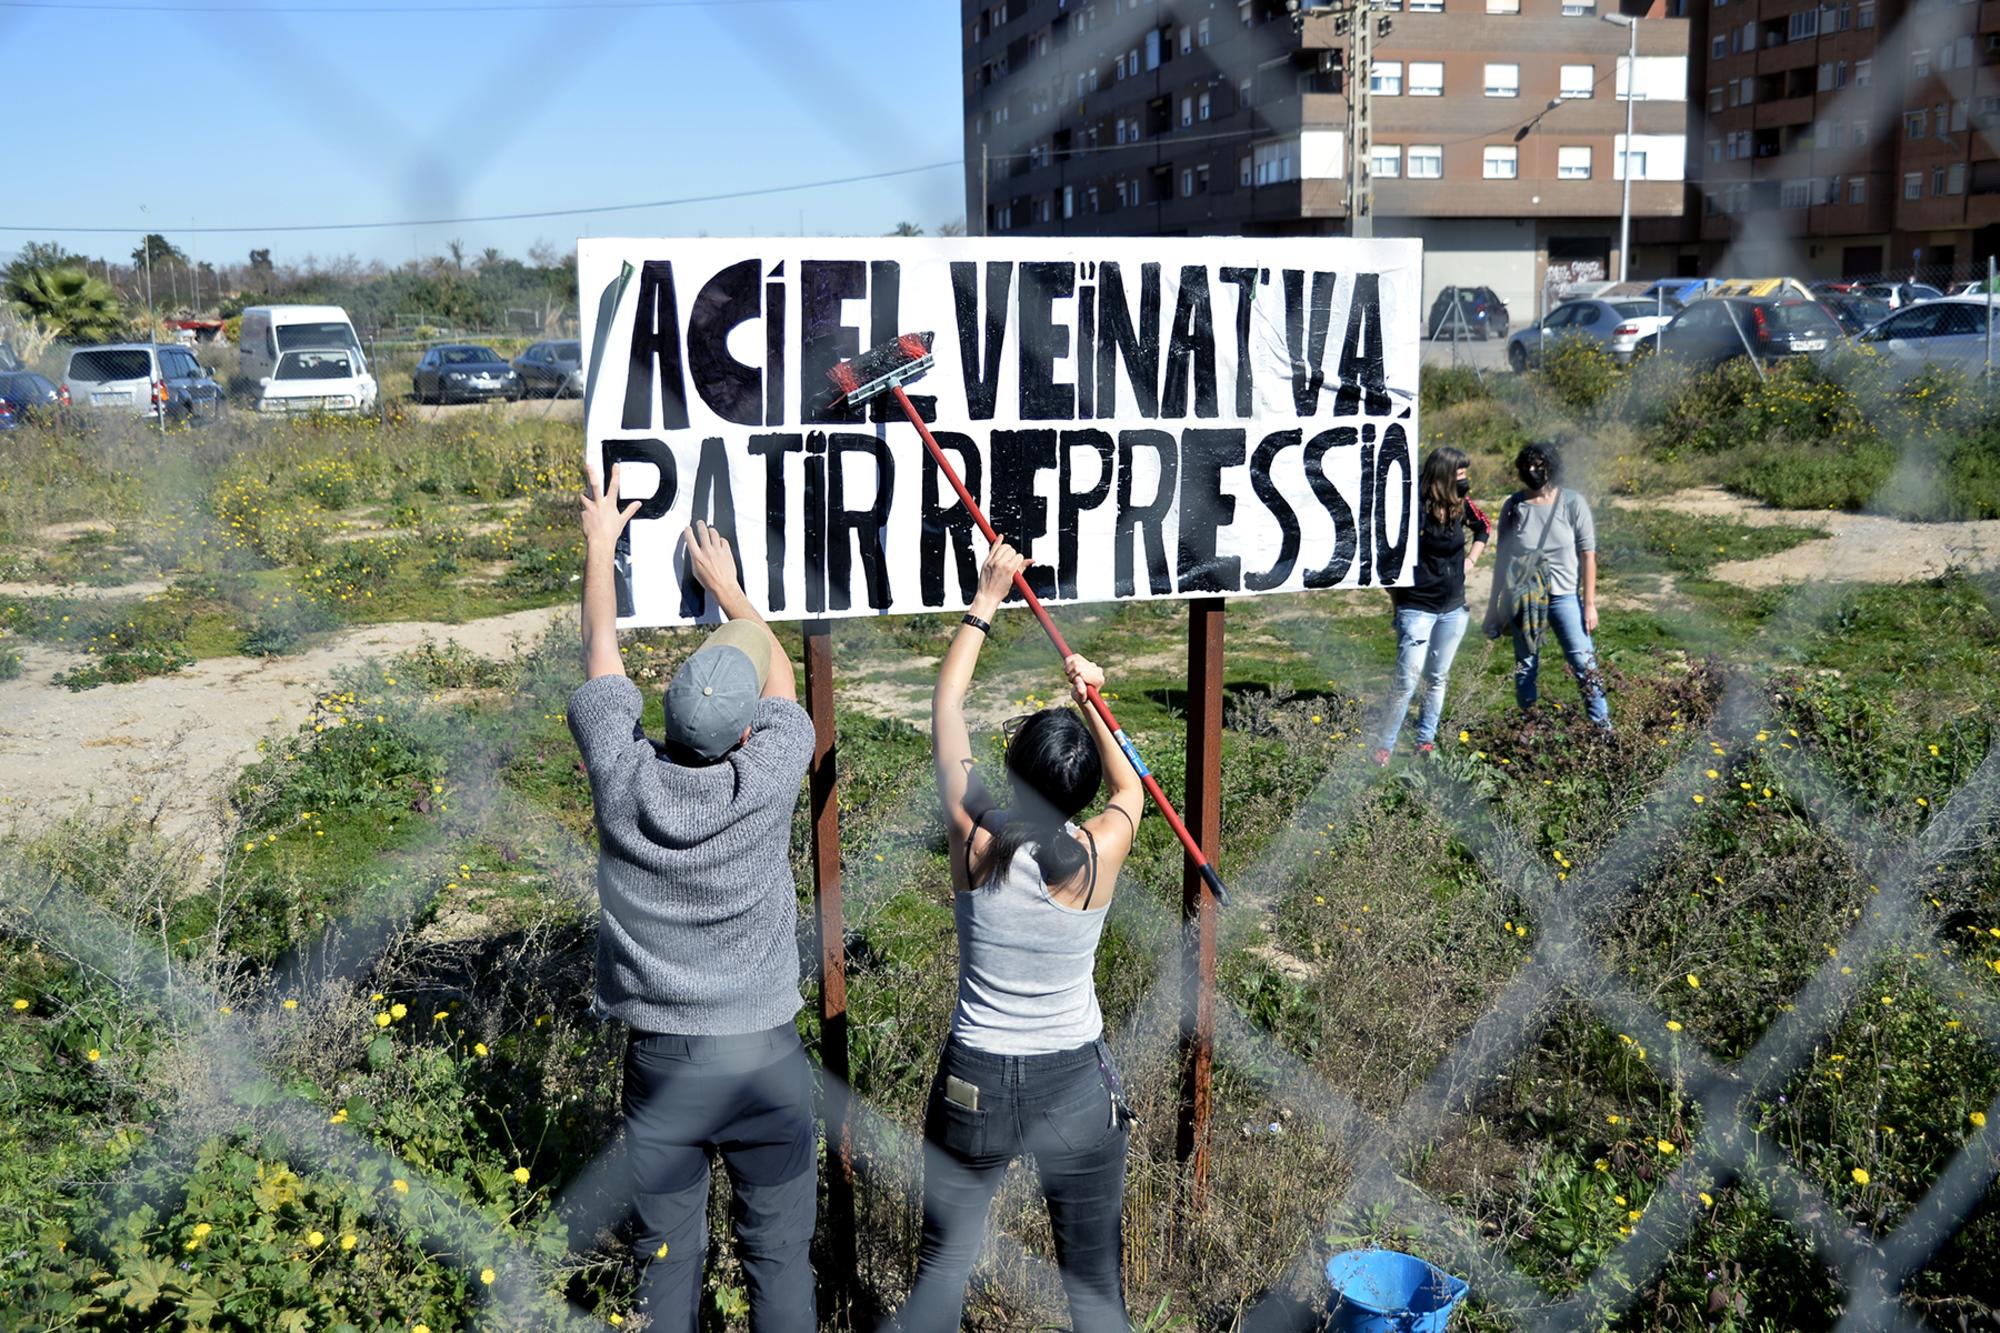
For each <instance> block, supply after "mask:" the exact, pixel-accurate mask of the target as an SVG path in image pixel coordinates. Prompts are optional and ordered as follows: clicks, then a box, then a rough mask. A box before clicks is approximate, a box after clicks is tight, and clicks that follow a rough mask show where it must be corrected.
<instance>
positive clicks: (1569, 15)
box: [1562, 0, 1597, 19]
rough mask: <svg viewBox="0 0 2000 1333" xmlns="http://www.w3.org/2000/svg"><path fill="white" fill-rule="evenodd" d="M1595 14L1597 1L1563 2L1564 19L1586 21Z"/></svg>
mask: <svg viewBox="0 0 2000 1333" xmlns="http://www.w3.org/2000/svg"><path fill="white" fill-rule="evenodd" d="M1596 12H1597V0H1563V8H1562V13H1563V17H1564V18H1566V19H1587V18H1589V17H1590V16H1591V15H1593V14H1595V13H1596Z"/></svg>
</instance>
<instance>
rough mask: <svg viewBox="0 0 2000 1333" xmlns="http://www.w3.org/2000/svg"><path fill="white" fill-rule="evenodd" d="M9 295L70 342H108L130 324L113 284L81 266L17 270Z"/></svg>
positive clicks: (9, 282) (24, 310)
mask: <svg viewBox="0 0 2000 1333" xmlns="http://www.w3.org/2000/svg"><path fill="white" fill-rule="evenodd" d="M6 296H7V299H8V300H9V301H11V302H13V303H14V304H15V305H16V306H18V307H19V308H20V310H21V313H22V314H24V315H28V316H30V317H32V318H34V319H37V320H39V321H41V322H42V323H43V324H44V325H46V326H48V327H49V328H50V329H52V330H54V331H55V333H56V335H57V336H58V337H60V338H63V339H66V340H67V341H69V342H77V343H87V342H108V341H110V340H111V339H114V338H118V337H121V336H123V334H124V333H125V330H126V328H127V327H128V325H129V323H130V321H129V320H127V319H126V318H125V312H124V311H123V310H122V309H120V308H119V304H118V293H117V292H115V291H113V290H112V289H111V284H109V283H107V282H105V281H103V280H102V279H101V278H93V277H91V276H90V274H88V273H86V272H85V271H84V270H82V269H80V268H73V267H69V266H64V267H62V268H35V269H26V270H22V271H18V272H15V273H13V274H10V275H9V276H8V278H7V289H6Z"/></svg>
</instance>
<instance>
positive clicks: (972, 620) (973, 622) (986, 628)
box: [959, 611, 993, 634]
mask: <svg viewBox="0 0 2000 1333" xmlns="http://www.w3.org/2000/svg"><path fill="white" fill-rule="evenodd" d="M959 623H960V624H965V625H970V626H972V628H974V629H976V630H978V631H979V632H980V633H981V634H991V633H992V632H993V626H992V625H990V624H988V623H987V622H986V621H984V620H981V619H980V618H979V617H978V616H975V615H973V614H972V612H970V611H967V612H966V613H965V619H964V620H962V621H960V622H959Z"/></svg>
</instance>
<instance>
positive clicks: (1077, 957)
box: [951, 825, 1111, 1055]
mask: <svg viewBox="0 0 2000 1333" xmlns="http://www.w3.org/2000/svg"><path fill="white" fill-rule="evenodd" d="M1064 828H1065V830H1066V831H1067V832H1069V833H1070V834H1074V833H1075V832H1076V829H1075V827H1074V826H1073V825H1064ZM1094 859H1095V858H1094V854H1093V860H1094ZM1098 887H1099V891H1100V892H1101V893H1103V895H1104V901H1105V903H1106V906H1105V907H1093V908H1090V909H1089V910H1087V911H1086V910H1081V909H1078V908H1074V907H1065V906H1063V905H1062V904H1061V903H1059V902H1057V901H1055V899H1053V898H1051V897H1050V896H1049V887H1048V885H1047V884H1046V883H1044V882H1043V880H1042V871H1041V867H1039V866H1037V865H1036V864H1035V856H1034V852H1033V850H1032V849H1030V848H1026V847H1024V848H1022V849H1021V850H1020V851H1019V852H1017V853H1015V855H1014V862H1013V864H1012V865H1010V866H1008V867H1007V868H1006V869H1005V870H1003V871H1001V872H1000V873H999V874H998V875H996V876H994V877H993V878H992V879H991V880H990V881H988V882H987V883H985V884H983V885H981V886H980V887H978V888H974V889H972V890H971V891H969V892H966V893H960V894H957V895H954V898H955V900H954V901H953V903H952V912H953V915H954V916H955V917H956V918H957V922H958V1006H957V1007H956V1008H955V1009H954V1010H953V1011H952V1015H951V1037H952V1040H953V1041H956V1042H958V1043H960V1044H961V1045H964V1046H969V1047H971V1048H972V1049H973V1050H976V1051H986V1052H989V1053H991V1054H993V1055H1046V1054H1049V1053H1050V1052H1053V1051H1067V1050H1073V1049H1075V1048H1076V1047H1078V1046H1082V1045H1084V1044H1085V1043H1086V1042H1092V1041H1096V1040H1097V1039H1098V1037H1099V1036H1101V1035H1103V1032H1104V1017H1103V1014H1102V1013H1101V1012H1100V1011H1099V1010H1098V1007H1097V986H1096V982H1095V980H1094V977H1093V974H1094V972H1095V970H1096V964H1097V942H1098V940H1099V938H1100V937H1102V935H1103V934H1104V916H1105V912H1106V911H1107V909H1108V907H1109V902H1110V895H1109V892H1108V890H1109V889H1110V887H1111V886H1110V885H1108V884H1106V885H1100V886H1098Z"/></svg>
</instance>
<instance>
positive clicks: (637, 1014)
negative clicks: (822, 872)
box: [569, 676, 813, 1035]
mask: <svg viewBox="0 0 2000 1333" xmlns="http://www.w3.org/2000/svg"><path fill="white" fill-rule="evenodd" d="M643 706H644V699H643V698H642V697H641V695H640V693H639V687H638V686H636V685H634V684H633V683H632V682H631V681H630V680H627V679H626V678H625V677H624V676H600V677H598V678H597V679H596V680H593V681H590V682H589V683H587V684H585V685H584V686H583V687H582V688H581V689H579V690H577V691H576V693H574V694H572V695H571V696H570V700H569V729H570V733H571V734H572V735H574V736H575V737H576V744H577V748H578V749H580V750H582V751H583V765H584V768H585V770H586V771H587V772H588V773H589V774H590V792H591V796H592V798H593V800H594V801H595V803H596V806H597V840H598V861H597V893H598V898H599V900H600V902H601V903H602V905H603V915H602V920H601V921H600V922H599V924H598V928H597V998H598V1001H599V1003H600V1004H602V1005H603V1007H604V1008H606V1009H607V1010H609V1011H610V1012H611V1014H612V1016H613V1017H616V1018H618V1019H621V1020H623V1021H624V1022H625V1023H627V1024H628V1025H630V1026H631V1027H633V1028H636V1029H638V1030H640V1031H643V1032H671V1033H680V1034H688V1035H694V1034H708V1035H715V1034H722V1033H741V1032H761V1031H763V1030H765V1029H767V1028H773V1027H776V1026H778V1025H779V1024H780V1023H785V1022H789V1021H790V1020H791V1018H792V1016H793V1015H794V1014H796V1013H797V1012H798V1010H799V954H798V945H797V925H796V923H797V919H798V907H797V900H796V896H795V890H794V888H793V884H792V863H791V839H792V810H793V807H794V806H795V805H796V804H797V803H798V797H799V783H800V782H801V781H802V780H803V779H804V777H805V773H806V767H807V765H808V764H809V763H810V762H811V760H812V750H813V728H812V721H811V719H809V718H808V717H807V716H806V712H805V710H804V709H803V708H800V707H799V706H798V705H797V704H796V703H794V702H792V701H791V700H790V699H765V700H763V701H762V702H760V703H759V704H758V705H757V715H756V719H755V721H754V722H753V723H752V724H751V725H752V731H751V734H750V739H749V740H747V741H745V742H744V743H743V744H742V745H741V746H739V747H738V748H737V749H736V750H735V751H734V752H733V753H732V754H730V755H729V757H728V758H726V759H724V760H722V761H720V762H718V763H715V764H711V765H708V766H705V767H699V768H693V767H687V766H684V765H681V764H676V763H672V762H670V761H668V760H667V759H665V758H663V757H662V756H661V755H660V753H659V751H658V750H657V749H656V748H655V747H654V745H653V743H652V742H651V741H649V740H647V739H646V737H645V734H644V733H643V732H642V731H641V730H640V727H639V715H640V710H641V708H642V707H643Z"/></svg>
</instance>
